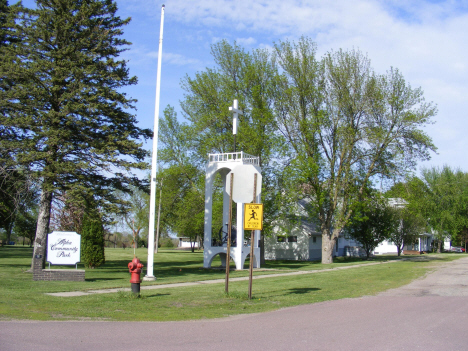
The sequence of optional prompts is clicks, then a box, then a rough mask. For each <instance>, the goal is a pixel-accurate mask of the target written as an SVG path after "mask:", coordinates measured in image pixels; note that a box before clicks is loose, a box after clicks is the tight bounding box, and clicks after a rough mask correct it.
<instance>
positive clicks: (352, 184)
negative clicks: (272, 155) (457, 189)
mask: <svg viewBox="0 0 468 351" xmlns="http://www.w3.org/2000/svg"><path fill="white" fill-rule="evenodd" d="M275 51H276V55H277V61H278V64H279V66H280V67H281V70H282V72H283V73H282V77H281V78H282V79H281V81H280V82H279V83H278V85H277V93H276V98H275V110H276V115H277V120H278V125H279V126H280V130H281V132H282V133H283V135H284V136H285V138H286V140H287V141H288V146H289V154H290V157H289V159H288V160H287V162H285V166H286V167H285V171H286V172H287V175H288V176H287V177H285V179H287V180H288V181H289V185H288V189H290V192H295V193H296V194H297V198H306V199H308V200H309V203H310V204H311V206H309V208H308V210H309V215H310V217H311V218H312V219H316V220H317V222H318V227H319V228H320V230H321V232H322V263H331V262H332V261H333V256H332V254H333V247H334V245H335V243H336V240H337V238H338V236H339V234H340V233H341V232H342V230H343V228H344V227H345V225H346V224H347V223H348V221H349V220H350V218H351V216H352V214H353V204H355V203H357V202H359V201H362V200H363V197H364V191H365V189H366V187H367V186H368V183H369V182H370V181H372V180H373V179H374V178H375V177H377V176H378V177H382V178H392V177H394V176H395V175H404V174H405V172H406V171H407V170H409V169H412V168H413V167H414V166H415V163H416V161H417V160H419V159H428V158H429V155H430V154H429V152H430V151H431V150H435V146H434V145H433V144H432V141H431V139H430V138H429V137H428V136H427V135H426V134H425V133H424V132H423V131H422V127H424V126H425V125H426V124H427V123H429V122H430V119H431V117H433V116H434V115H435V114H436V109H435V107H434V106H433V105H432V104H430V103H425V102H424V98H423V93H422V90H421V89H420V88H416V89H413V88H412V87H411V86H410V85H409V84H408V83H407V82H406V81H405V79H404V78H403V76H402V74H401V73H400V72H399V71H398V70H397V69H393V68H391V69H390V70H389V71H388V72H387V73H386V74H383V75H379V74H376V73H375V72H374V71H373V70H372V68H371V65H370V60H369V59H368V58H367V57H366V56H365V55H363V54H362V53H361V52H360V51H358V50H351V51H344V50H338V51H335V52H329V53H327V54H326V55H325V56H324V57H323V58H322V59H319V58H317V54H316V45H315V43H313V42H312V41H311V40H309V39H307V38H302V39H301V40H300V41H299V42H297V43H292V42H288V41H285V42H279V43H278V44H276V45H275Z"/></svg>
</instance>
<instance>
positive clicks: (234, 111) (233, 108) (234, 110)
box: [229, 99, 244, 152]
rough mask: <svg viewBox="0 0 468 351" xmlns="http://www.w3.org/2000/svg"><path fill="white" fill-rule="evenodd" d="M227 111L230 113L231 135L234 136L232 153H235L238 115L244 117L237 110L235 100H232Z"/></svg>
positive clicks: (237, 106)
mask: <svg viewBox="0 0 468 351" xmlns="http://www.w3.org/2000/svg"><path fill="white" fill-rule="evenodd" d="M229 111H231V112H232V114H233V116H232V119H233V120H232V134H234V152H236V151H237V150H236V134H237V123H238V118H237V117H238V115H242V116H243V115H244V113H243V112H242V111H241V110H239V105H238V103H237V99H234V102H233V104H232V106H229Z"/></svg>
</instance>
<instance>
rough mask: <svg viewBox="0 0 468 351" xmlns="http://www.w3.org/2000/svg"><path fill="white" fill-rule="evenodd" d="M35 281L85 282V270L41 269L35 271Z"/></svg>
mask: <svg viewBox="0 0 468 351" xmlns="http://www.w3.org/2000/svg"><path fill="white" fill-rule="evenodd" d="M33 280H57V281H72V282H84V281H85V271H84V269H41V270H34V271H33Z"/></svg>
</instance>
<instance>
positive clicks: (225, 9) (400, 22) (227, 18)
mask: <svg viewBox="0 0 468 351" xmlns="http://www.w3.org/2000/svg"><path fill="white" fill-rule="evenodd" d="M116 2H117V5H118V8H119V11H118V15H119V16H121V17H123V18H126V17H131V18H132V21H131V22H130V24H129V25H127V26H126V27H125V28H124V37H125V38H126V39H127V40H129V41H130V42H132V46H131V47H130V49H129V50H128V51H126V52H125V53H123V54H122V57H123V58H125V59H126V60H128V66H129V68H130V74H131V75H136V76H137V77H138V81H139V83H138V85H137V86H132V87H127V88H126V89H125V91H126V92H127V93H128V95H129V96H131V97H133V98H136V99H138V103H137V111H136V115H137V119H138V121H139V125H140V126H141V127H145V128H151V129H152V128H153V125H154V114H155V111H154V109H155V91H156V73H157V62H158V48H159V29H160V20H161V6H162V4H165V19H164V39H163V54H162V74H161V100H160V115H162V111H163V109H164V108H165V107H166V106H167V105H171V106H173V107H174V108H175V109H176V111H179V114H178V116H179V117H180V119H182V115H181V113H180V101H181V100H182V99H183V98H184V90H183V89H182V87H181V85H180V81H181V79H182V78H183V77H185V76H186V75H188V76H190V77H193V76H194V75H195V73H196V72H197V71H203V70H204V69H206V68H207V67H214V62H213V59H212V57H211V54H210V45H211V44H213V43H216V42H217V41H219V40H222V39H227V40H228V41H229V42H231V43H232V42H234V41H236V42H237V43H238V44H240V45H242V46H243V47H245V48H246V49H247V50H251V49H255V48H271V47H272V46H273V44H274V43H275V42H277V41H279V40H286V39H288V40H297V39H298V38H300V37H301V36H307V37H309V38H311V39H313V40H314V41H315V42H316V43H317V47H318V54H319V57H320V56H322V55H323V54H325V53H326V52H328V51H330V50H335V51H336V50H338V49H340V48H341V49H344V50H348V49H353V48H354V49H359V50H360V51H362V52H363V53H365V54H367V56H368V57H369V58H370V60H371V64H372V67H373V68H374V70H375V71H376V72H377V73H381V74H383V73H385V72H386V71H387V70H388V69H390V67H395V68H398V69H399V70H400V71H401V72H402V74H403V76H404V77H405V79H406V81H407V82H408V83H410V84H411V86H412V87H413V88H416V87H421V88H422V90H423V91H424V96H425V98H426V101H427V102H430V101H432V102H434V103H435V104H436V105H437V107H438V113H437V116H436V117H435V118H434V119H433V121H434V124H432V125H429V126H427V127H426V128H425V131H426V132H427V133H428V134H429V136H430V137H431V138H432V139H433V141H434V144H435V145H436V146H437V148H438V150H437V154H435V153H434V154H432V158H431V160H430V161H427V162H421V163H420V164H419V168H420V167H432V166H437V167H442V166H443V165H448V166H450V167H452V168H460V169H461V170H462V171H465V172H468V156H467V154H468V137H467V135H466V134H468V116H467V110H468V0H460V1H437V0H431V1H418V0H415V1H412V0H387V1H377V0H353V1H349V0H334V1H329V0H289V1H278V0H261V1H259V0H237V1H230V0H198V1H190V0H167V1H164V2H163V1H154V0H117V1H116ZM10 3H13V1H10ZM23 4H24V5H26V6H28V7H32V6H33V4H34V2H33V1H32V0H26V1H23ZM233 98H234V97H233ZM146 148H147V149H151V144H150V143H147V144H146Z"/></svg>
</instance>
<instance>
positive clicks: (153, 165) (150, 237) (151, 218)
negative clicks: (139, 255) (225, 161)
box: [143, 5, 164, 281]
mask: <svg viewBox="0 0 468 351" xmlns="http://www.w3.org/2000/svg"><path fill="white" fill-rule="evenodd" d="M163 28H164V5H162V7H161V27H160V29H159V52H158V71H157V76H156V103H155V107H154V132H153V133H154V135H153V155H152V162H151V180H150V184H151V190H150V191H151V193H150V213H149V225H148V263H147V265H148V267H147V271H146V275H145V276H144V278H143V280H146V281H154V280H156V277H155V276H154V275H153V272H154V267H153V266H154V217H155V216H154V212H155V207H156V169H157V166H158V132H159V95H160V85H161V61H162V44H163Z"/></svg>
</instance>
